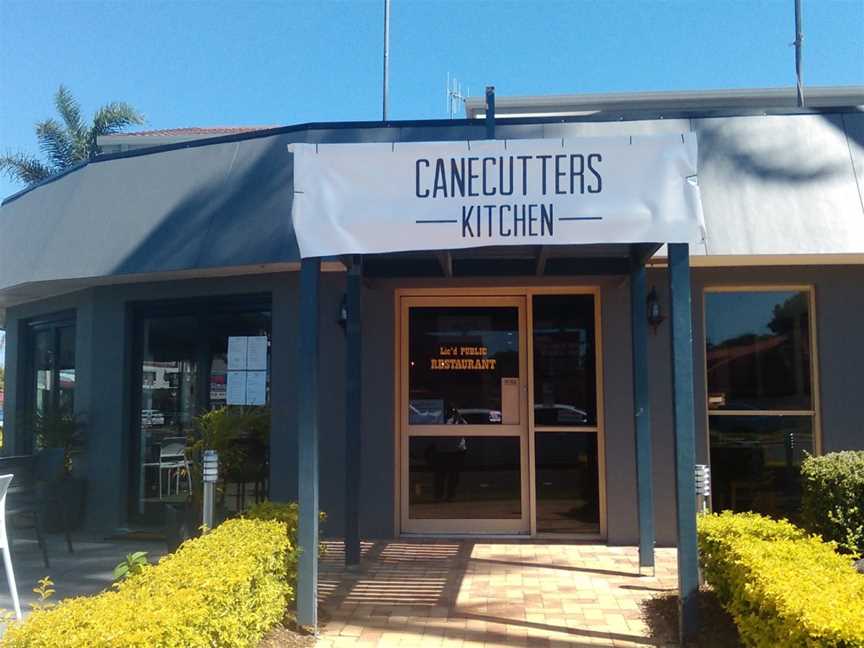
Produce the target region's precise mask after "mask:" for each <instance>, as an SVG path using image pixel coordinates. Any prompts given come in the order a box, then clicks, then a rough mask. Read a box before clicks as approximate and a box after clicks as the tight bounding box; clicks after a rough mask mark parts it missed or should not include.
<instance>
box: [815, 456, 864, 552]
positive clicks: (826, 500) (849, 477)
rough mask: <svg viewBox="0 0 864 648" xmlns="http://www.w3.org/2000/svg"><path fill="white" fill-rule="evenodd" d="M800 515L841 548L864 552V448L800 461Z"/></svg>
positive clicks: (816, 531) (817, 531) (847, 550)
mask: <svg viewBox="0 0 864 648" xmlns="http://www.w3.org/2000/svg"><path fill="white" fill-rule="evenodd" d="M801 485H802V488H803V493H802V517H803V521H804V524H805V525H806V526H807V528H808V529H809V530H810V531H812V532H813V533H818V534H819V535H821V536H822V537H823V538H825V539H826V540H833V541H834V542H836V543H837V544H838V546H839V547H840V549H841V550H842V551H845V552H847V553H851V554H854V555H857V556H861V555H864V452H860V451H859V452H852V451H847V452H832V453H830V454H826V455H823V456H821V457H807V458H806V459H805V460H804V462H803V463H802V465H801Z"/></svg>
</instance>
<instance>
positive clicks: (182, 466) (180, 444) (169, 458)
mask: <svg viewBox="0 0 864 648" xmlns="http://www.w3.org/2000/svg"><path fill="white" fill-rule="evenodd" d="M190 468H191V466H190V464H189V460H188V459H187V458H186V438H185V437H168V438H166V439H163V440H162V443H161V444H160V445H159V499H162V473H163V472H167V473H168V494H167V496H168V497H170V496H171V480H172V478H173V479H174V494H175V495H179V494H180V475H181V473H182V472H184V471H185V473H186V483H187V485H188V487H189V492H190V493H191V492H192V474H191V470H190Z"/></svg>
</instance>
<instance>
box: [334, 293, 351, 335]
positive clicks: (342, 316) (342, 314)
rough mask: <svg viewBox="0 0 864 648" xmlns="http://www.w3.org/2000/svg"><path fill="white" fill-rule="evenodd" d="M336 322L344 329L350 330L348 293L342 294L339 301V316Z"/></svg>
mask: <svg viewBox="0 0 864 648" xmlns="http://www.w3.org/2000/svg"><path fill="white" fill-rule="evenodd" d="M336 323H337V324H338V325H339V326H341V327H342V330H343V331H345V332H347V331H348V295H347V294H343V295H342V301H340V302H339V318H338V319H337V320H336Z"/></svg>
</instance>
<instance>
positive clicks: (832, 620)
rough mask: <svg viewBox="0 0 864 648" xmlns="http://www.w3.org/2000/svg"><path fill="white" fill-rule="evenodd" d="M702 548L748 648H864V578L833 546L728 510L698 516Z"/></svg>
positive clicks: (708, 574) (711, 579)
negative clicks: (716, 513)
mask: <svg viewBox="0 0 864 648" xmlns="http://www.w3.org/2000/svg"><path fill="white" fill-rule="evenodd" d="M699 551H700V561H701V563H702V569H703V572H704V574H705V578H706V580H707V581H708V583H709V584H710V585H711V586H712V587H713V588H714V590H715V591H716V592H717V596H718V598H719V599H720V601H721V602H722V603H723V605H724V607H725V608H726V609H727V610H728V611H729V613H730V614H731V615H732V618H733V619H734V620H735V624H736V625H737V626H738V631H739V632H740V634H741V638H742V640H743V641H744V643H745V644H747V645H748V646H756V647H759V648H762V647H765V648H768V647H769V646H770V647H772V648H774V647H789V648H792V647H794V648H803V647H808V646H814V647H815V646H819V647H822V646H828V647H836V648H841V647H842V648H856V647H858V648H864V577H862V576H861V575H860V574H858V573H857V572H856V571H855V569H854V568H853V567H852V565H851V562H850V560H849V559H848V557H846V556H841V555H840V554H838V553H837V552H836V551H835V545H834V544H833V543H827V542H823V541H822V540H821V539H820V538H819V537H817V536H807V534H806V533H805V532H803V531H802V530H800V529H798V528H797V527H795V526H793V525H792V524H790V523H788V522H786V521H785V520H783V521H777V520H771V519H768V518H763V517H761V516H758V515H756V514H752V513H751V514H733V513H730V512H728V511H726V512H724V513H722V514H720V515H705V516H700V519H699Z"/></svg>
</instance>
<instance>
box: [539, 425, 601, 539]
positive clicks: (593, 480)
mask: <svg viewBox="0 0 864 648" xmlns="http://www.w3.org/2000/svg"><path fill="white" fill-rule="evenodd" d="M534 452H535V454H536V471H535V473H536V479H537V483H536V487H537V531H539V532H540V533H600V490H599V488H600V475H599V470H598V465H597V433H596V432H537V433H536V434H535V436H534Z"/></svg>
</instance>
